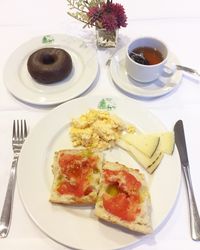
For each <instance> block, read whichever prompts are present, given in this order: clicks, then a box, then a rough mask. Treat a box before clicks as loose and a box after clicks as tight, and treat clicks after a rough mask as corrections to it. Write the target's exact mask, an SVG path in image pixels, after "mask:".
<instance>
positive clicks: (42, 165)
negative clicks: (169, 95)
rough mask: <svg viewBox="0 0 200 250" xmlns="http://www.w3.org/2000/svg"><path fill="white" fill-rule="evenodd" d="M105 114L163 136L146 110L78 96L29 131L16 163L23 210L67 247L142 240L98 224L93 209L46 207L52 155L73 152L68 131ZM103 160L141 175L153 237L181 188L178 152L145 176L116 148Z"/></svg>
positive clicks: (98, 249)
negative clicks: (76, 122) (75, 122)
mask: <svg viewBox="0 0 200 250" xmlns="http://www.w3.org/2000/svg"><path fill="white" fill-rule="evenodd" d="M97 107H98V108H102V109H107V110H110V112H113V113H115V114H117V115H118V116H119V117H121V118H122V119H123V120H125V121H127V122H130V123H132V124H135V125H136V126H137V128H139V129H140V130H141V131H143V132H161V131H166V129H165V127H164V125H163V124H162V123H161V122H160V121H159V119H157V118H156V117H155V116H154V115H153V114H152V113H151V112H150V111H149V110H147V109H146V108H144V107H143V106H141V104H139V103H138V102H137V101H135V100H131V99H128V98H126V99H124V98H121V99H117V98H103V97H100V96H94V97H81V98H78V99H74V100H71V101H69V102H66V103H64V104H62V105H60V106H58V107H57V108H55V109H53V110H52V111H50V112H49V113H48V115H47V116H45V117H44V118H43V119H42V120H41V121H40V122H39V123H38V124H37V125H36V126H35V127H34V128H33V129H32V130H31V132H30V134H29V136H28V138H27V139H26V141H25V143H24V146H23V148H22V151H21V154H20V158H19V162H18V173H17V174H18V179H17V180H18V188H19V193H20V197H21V200H22V202H23V204H24V207H25V209H26V211H27V212H28V214H29V215H30V217H31V218H32V220H33V221H34V222H35V223H36V225H37V226H38V227H39V228H40V229H41V230H42V231H43V232H44V233H45V234H46V235H47V236H49V237H50V238H51V239H53V240H55V241H57V242H59V243H61V244H63V245H65V246H69V247H72V248H77V249H87V250H94V249H95V250H108V249H118V248H122V247H125V246H128V245H131V244H134V243H136V242H138V241H141V240H143V239H144V237H145V236H143V235H140V234H136V233H134V232H130V231H128V230H124V229H122V228H121V227H118V226H114V225H111V224H109V223H103V222H101V221H99V220H98V219H97V218H96V217H95V215H94V207H90V206H78V207H76V206H67V205H66V206H65V205H55V204H51V203H50V202H49V200H48V199H49V197H50V190H51V185H52V182H53V175H52V172H51V164H52V161H53V155H54V152H55V151H57V150H60V149H64V148H66V149H69V148H72V144H71V141H70V137H69V128H70V122H71V120H72V118H77V117H79V116H80V115H81V114H83V113H85V112H86V111H88V110H89V109H91V108H97ZM105 159H106V160H109V161H118V162H120V163H122V164H125V165H127V166H129V167H133V168H139V169H140V170H141V171H142V172H143V173H144V174H145V176H146V179H147V183H148V185H149V190H150V195H151V201H152V223H153V229H154V233H153V234H151V235H150V236H149V237H154V234H156V231H157V230H158V227H159V229H160V228H161V225H162V226H163V225H164V224H165V223H166V221H167V218H169V216H168V215H169V213H170V211H171V210H172V208H173V206H174V204H175V201H176V198H177V195H178V192H179V187H180V180H181V167H180V161H179V156H178V153H177V149H176V148H175V150H174V153H173V155H172V156H169V155H165V156H164V158H163V160H162V162H161V164H160V165H159V167H158V168H157V170H156V171H155V172H154V173H153V174H152V175H149V174H148V173H147V172H145V171H144V170H143V169H142V168H141V167H140V166H139V165H138V163H136V162H135V161H134V160H133V158H131V156H130V155H129V154H128V153H126V152H125V151H124V150H122V149H120V148H118V147H116V148H114V149H112V150H108V151H107V152H105Z"/></svg>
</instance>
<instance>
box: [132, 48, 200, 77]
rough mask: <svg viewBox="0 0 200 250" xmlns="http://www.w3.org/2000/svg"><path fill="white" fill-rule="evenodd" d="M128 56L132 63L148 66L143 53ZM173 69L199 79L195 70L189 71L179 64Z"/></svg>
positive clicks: (133, 53) (199, 74)
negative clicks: (130, 57)
mask: <svg viewBox="0 0 200 250" xmlns="http://www.w3.org/2000/svg"><path fill="white" fill-rule="evenodd" d="M130 56H133V59H134V61H136V62H138V63H140V64H145V65H149V62H148V60H147V59H145V57H144V55H143V53H141V54H137V53H135V52H133V51H132V52H131V53H130ZM174 67H175V68H176V69H177V70H182V71H185V72H187V73H190V74H194V75H196V76H199V77H200V73H199V72H198V71H197V70H195V69H191V68H189V67H186V66H182V65H179V64H175V65H174Z"/></svg>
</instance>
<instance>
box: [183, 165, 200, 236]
mask: <svg viewBox="0 0 200 250" xmlns="http://www.w3.org/2000/svg"><path fill="white" fill-rule="evenodd" d="M183 173H184V177H185V181H186V187H187V194H188V202H189V211H190V228H191V236H192V239H193V240H195V241H200V217H199V213H198V209H197V205H196V201H195V196H194V191H193V187H192V181H191V176H190V169H189V168H188V167H183Z"/></svg>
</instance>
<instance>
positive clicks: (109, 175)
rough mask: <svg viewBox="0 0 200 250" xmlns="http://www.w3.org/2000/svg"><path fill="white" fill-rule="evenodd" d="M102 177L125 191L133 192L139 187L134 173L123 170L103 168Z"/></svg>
mask: <svg viewBox="0 0 200 250" xmlns="http://www.w3.org/2000/svg"><path fill="white" fill-rule="evenodd" d="M104 177H105V181H106V182H107V183H115V184H116V183H117V184H118V186H119V188H120V189H121V190H122V191H124V192H127V193H134V192H135V191H137V190H139V188H140V187H141V182H139V181H138V180H137V179H136V178H135V176H134V175H132V174H130V173H128V172H127V171H124V170H109V169H106V170H104Z"/></svg>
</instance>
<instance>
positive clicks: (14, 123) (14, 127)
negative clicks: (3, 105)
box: [13, 120, 16, 138]
mask: <svg viewBox="0 0 200 250" xmlns="http://www.w3.org/2000/svg"><path fill="white" fill-rule="evenodd" d="M13 138H16V122H15V120H13Z"/></svg>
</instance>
